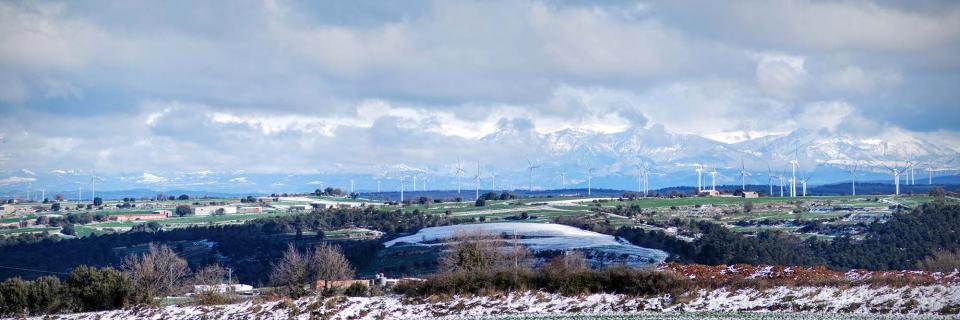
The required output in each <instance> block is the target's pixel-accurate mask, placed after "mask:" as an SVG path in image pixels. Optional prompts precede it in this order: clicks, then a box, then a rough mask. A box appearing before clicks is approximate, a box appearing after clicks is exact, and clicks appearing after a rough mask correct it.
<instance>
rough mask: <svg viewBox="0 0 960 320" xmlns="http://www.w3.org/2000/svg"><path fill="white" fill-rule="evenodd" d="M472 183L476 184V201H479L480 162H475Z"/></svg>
mask: <svg viewBox="0 0 960 320" xmlns="http://www.w3.org/2000/svg"><path fill="white" fill-rule="evenodd" d="M473 180H474V182H476V183H477V195H476V198H475V199H477V200H480V161H477V175H476V176H474V177H473Z"/></svg>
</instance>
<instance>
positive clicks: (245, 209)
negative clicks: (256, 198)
mask: <svg viewBox="0 0 960 320" xmlns="http://www.w3.org/2000/svg"><path fill="white" fill-rule="evenodd" d="M237 213H263V207H237Z"/></svg>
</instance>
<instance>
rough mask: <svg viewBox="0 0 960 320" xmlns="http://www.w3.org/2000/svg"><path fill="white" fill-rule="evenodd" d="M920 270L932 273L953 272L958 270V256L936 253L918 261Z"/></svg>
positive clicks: (959, 267)
mask: <svg viewBox="0 0 960 320" xmlns="http://www.w3.org/2000/svg"><path fill="white" fill-rule="evenodd" d="M919 264H920V269H923V270H926V271H933V272H953V271H955V270H957V269H960V254H957V252H950V251H944V250H941V251H937V252H936V253H934V254H933V256H930V257H927V258H926V259H923V261H920V263H919Z"/></svg>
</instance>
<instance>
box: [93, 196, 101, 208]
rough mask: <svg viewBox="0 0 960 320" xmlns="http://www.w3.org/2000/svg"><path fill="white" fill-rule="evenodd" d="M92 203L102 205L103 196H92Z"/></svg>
mask: <svg viewBox="0 0 960 320" xmlns="http://www.w3.org/2000/svg"><path fill="white" fill-rule="evenodd" d="M93 205H95V206H98V207H99V206H102V205H103V198H100V197H95V198H93Z"/></svg>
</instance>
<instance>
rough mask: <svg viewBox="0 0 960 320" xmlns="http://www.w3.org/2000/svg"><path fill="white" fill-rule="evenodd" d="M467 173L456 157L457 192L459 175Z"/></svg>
mask: <svg viewBox="0 0 960 320" xmlns="http://www.w3.org/2000/svg"><path fill="white" fill-rule="evenodd" d="M464 173H467V172H466V171H465V170H463V166H462V165H461V164H460V157H457V194H460V175H461V174H464Z"/></svg>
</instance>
